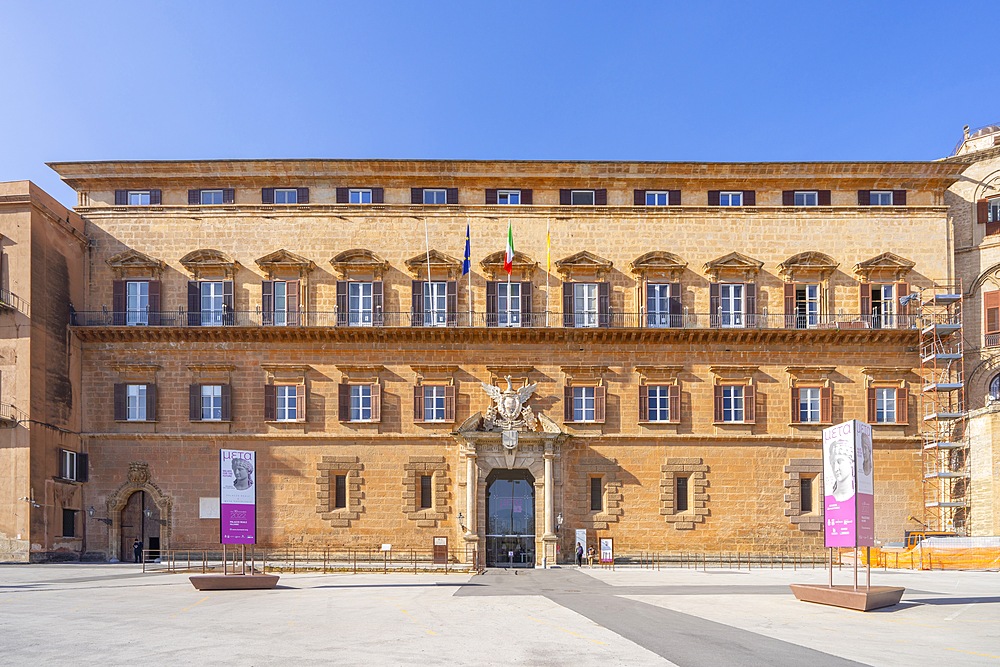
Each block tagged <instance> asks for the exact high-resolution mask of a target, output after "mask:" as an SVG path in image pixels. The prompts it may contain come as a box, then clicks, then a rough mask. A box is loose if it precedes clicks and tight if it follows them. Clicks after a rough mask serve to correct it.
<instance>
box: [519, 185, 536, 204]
mask: <svg viewBox="0 0 1000 667" xmlns="http://www.w3.org/2000/svg"><path fill="white" fill-rule="evenodd" d="M533 203H534V201H533V200H532V192H531V190H523V189H522V190H521V205H522V206H531V205H532V204H533Z"/></svg>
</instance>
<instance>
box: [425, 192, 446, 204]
mask: <svg viewBox="0 0 1000 667" xmlns="http://www.w3.org/2000/svg"><path fill="white" fill-rule="evenodd" d="M424 203H425V204H447V203H448V191H447V190H444V189H440V190H436V189H435V190H431V189H429V188H426V189H424Z"/></svg>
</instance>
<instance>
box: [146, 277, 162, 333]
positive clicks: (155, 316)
mask: <svg viewBox="0 0 1000 667" xmlns="http://www.w3.org/2000/svg"><path fill="white" fill-rule="evenodd" d="M148 286H149V324H150V326H159V325H160V281H159V280H150V281H149V283H148Z"/></svg>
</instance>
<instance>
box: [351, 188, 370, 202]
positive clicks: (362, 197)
mask: <svg viewBox="0 0 1000 667" xmlns="http://www.w3.org/2000/svg"><path fill="white" fill-rule="evenodd" d="M347 203H349V204H371V203H372V191H371V190H370V189H368V188H352V189H351V190H350V191H348V193H347Z"/></svg>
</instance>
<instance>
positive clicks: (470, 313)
mask: <svg viewBox="0 0 1000 667" xmlns="http://www.w3.org/2000/svg"><path fill="white" fill-rule="evenodd" d="M465 229H466V230H468V232H469V247H470V249H471V247H472V223H471V222H470V221H469V218H466V219H465ZM469 326H470V327H471V326H472V254H471V250H470V254H469Z"/></svg>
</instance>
